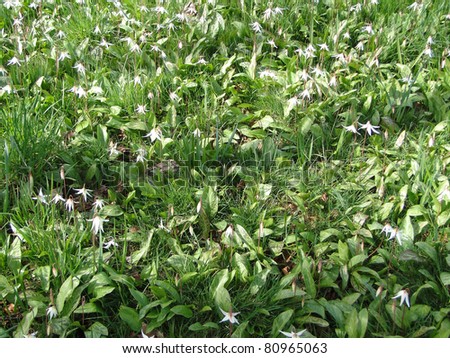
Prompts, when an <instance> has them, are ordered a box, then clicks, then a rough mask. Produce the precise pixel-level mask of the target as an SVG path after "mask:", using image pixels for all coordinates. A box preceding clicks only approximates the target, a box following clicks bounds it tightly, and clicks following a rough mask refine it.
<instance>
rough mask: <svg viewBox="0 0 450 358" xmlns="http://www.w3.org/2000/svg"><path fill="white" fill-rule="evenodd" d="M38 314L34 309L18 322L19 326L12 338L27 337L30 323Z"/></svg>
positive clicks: (35, 308) (36, 309)
mask: <svg viewBox="0 0 450 358" xmlns="http://www.w3.org/2000/svg"><path fill="white" fill-rule="evenodd" d="M37 314H38V308H37V307H34V308H33V309H32V310H31V311H30V312H28V313H27V314H26V315H25V316H24V317H23V318H22V320H21V321H20V323H19V325H18V326H17V328H16V331H15V332H14V338H24V337H26V336H27V335H28V333H29V331H30V327H31V323H32V322H33V320H34V318H35V317H36V316H37Z"/></svg>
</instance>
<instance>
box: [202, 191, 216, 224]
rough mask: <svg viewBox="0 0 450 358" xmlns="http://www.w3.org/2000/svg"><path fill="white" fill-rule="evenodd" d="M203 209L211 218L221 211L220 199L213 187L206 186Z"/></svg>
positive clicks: (203, 195)
mask: <svg viewBox="0 0 450 358" xmlns="http://www.w3.org/2000/svg"><path fill="white" fill-rule="evenodd" d="M202 207H203V209H204V210H205V212H206V214H207V215H208V217H209V218H213V217H214V216H215V215H216V214H217V211H218V209H219V198H218V197H217V194H216V191H215V189H214V188H213V187H211V186H206V187H205V188H204V189H203V194H202Z"/></svg>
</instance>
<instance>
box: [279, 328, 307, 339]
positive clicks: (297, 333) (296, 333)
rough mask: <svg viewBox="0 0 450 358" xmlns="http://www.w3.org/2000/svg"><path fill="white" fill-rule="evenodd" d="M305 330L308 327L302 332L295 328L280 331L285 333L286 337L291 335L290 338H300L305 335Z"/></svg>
mask: <svg viewBox="0 0 450 358" xmlns="http://www.w3.org/2000/svg"><path fill="white" fill-rule="evenodd" d="M305 332H306V329H304V330H302V331H300V332H296V331H294V330H292V331H291V332H284V331H280V333H282V334H284V335H285V336H286V337H289V338H300V337H301V336H302V335H303V333H305Z"/></svg>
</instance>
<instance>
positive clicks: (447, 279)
mask: <svg viewBox="0 0 450 358" xmlns="http://www.w3.org/2000/svg"><path fill="white" fill-rule="evenodd" d="M439 277H440V279H441V281H442V283H443V284H444V285H445V286H449V285H450V272H441V273H440V275H439Z"/></svg>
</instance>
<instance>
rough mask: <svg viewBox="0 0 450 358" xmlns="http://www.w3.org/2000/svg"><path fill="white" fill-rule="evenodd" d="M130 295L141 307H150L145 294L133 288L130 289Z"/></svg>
mask: <svg viewBox="0 0 450 358" xmlns="http://www.w3.org/2000/svg"><path fill="white" fill-rule="evenodd" d="M130 293H131V295H132V296H133V297H134V299H135V300H136V301H137V303H138V304H139V306H140V307H144V306H146V305H148V303H149V302H148V298H147V296H146V295H145V294H144V293H143V292H141V291H138V290H135V289H133V288H130Z"/></svg>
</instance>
